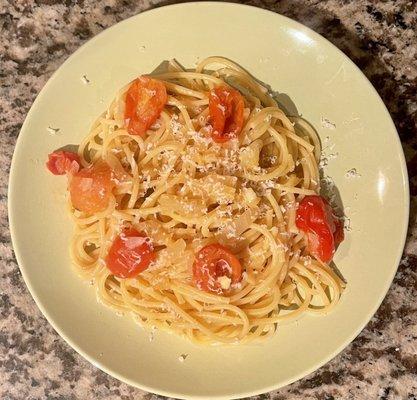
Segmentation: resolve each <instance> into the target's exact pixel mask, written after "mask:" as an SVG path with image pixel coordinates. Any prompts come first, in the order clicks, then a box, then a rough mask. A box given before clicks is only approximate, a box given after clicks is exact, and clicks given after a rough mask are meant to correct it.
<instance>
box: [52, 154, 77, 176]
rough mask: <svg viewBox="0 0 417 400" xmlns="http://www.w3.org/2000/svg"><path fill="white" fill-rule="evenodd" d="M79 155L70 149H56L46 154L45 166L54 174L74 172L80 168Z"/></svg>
mask: <svg viewBox="0 0 417 400" xmlns="http://www.w3.org/2000/svg"><path fill="white" fill-rule="evenodd" d="M80 165H81V162H80V157H79V156H78V154H77V153H73V152H71V151H64V150H57V151H54V152H52V153H51V154H49V155H48V161H47V163H46V168H48V169H49V171H51V172H52V173H53V174H54V175H65V174H66V173H67V172H70V173H75V172H77V171H78V170H79V169H80Z"/></svg>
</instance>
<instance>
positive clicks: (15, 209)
mask: <svg viewBox="0 0 417 400" xmlns="http://www.w3.org/2000/svg"><path fill="white" fill-rule="evenodd" d="M209 55H222V56H226V57H228V58H230V59H232V60H234V61H236V62H238V63H240V64H241V65H242V66H244V67H245V68H247V69H248V70H249V71H250V72H251V73H252V74H253V75H254V76H256V77H257V78H259V79H260V80H262V81H264V82H266V83H268V84H270V85H271V87H272V88H274V89H275V90H277V91H279V92H282V93H285V94H287V95H288V96H289V97H290V98H291V100H292V101H293V102H294V104H295V105H296V106H297V109H298V111H299V113H301V114H302V115H303V116H304V117H305V118H306V119H307V120H309V121H310V122H311V123H312V124H313V125H314V126H315V127H316V128H317V130H318V132H319V134H320V136H321V138H322V140H323V142H324V141H325V138H326V137H327V136H328V137H329V143H330V144H332V145H334V148H333V149H332V150H329V151H330V152H331V153H334V154H336V153H338V156H337V157H336V158H334V159H332V160H330V161H329V165H328V167H327V169H326V173H327V174H328V175H330V176H331V177H332V178H333V179H334V181H335V183H336V185H337V187H338V189H339V191H340V194H341V197H342V199H343V203H344V206H345V210H346V214H347V215H348V217H349V218H350V219H351V229H352V230H351V231H350V232H347V234H346V240H345V241H344V242H343V244H342V245H341V246H340V249H339V250H338V252H337V256H336V259H335V261H336V264H337V266H338V268H339V269H340V270H341V271H342V273H343V275H344V276H345V278H346V279H347V282H348V285H347V289H346V291H345V293H344V294H343V297H342V300H341V302H340V304H339V305H338V307H337V308H336V309H335V311H334V312H333V313H331V314H329V315H327V316H325V317H312V316H305V317H303V318H302V319H301V320H299V321H297V322H295V323H292V324H290V325H285V326H282V327H279V330H278V332H277V334H276V336H275V337H274V338H273V339H272V340H270V341H268V342H266V343H263V344H258V345H241V346H235V347H232V346H229V347H197V346H195V345H192V344H190V343H189V342H188V341H186V340H184V339H181V338H179V337H176V336H172V335H169V334H165V333H157V334H156V337H155V340H154V341H153V342H150V341H149V340H148V334H146V333H145V332H144V331H143V330H142V329H141V328H140V327H139V326H137V325H136V324H135V323H134V322H133V321H132V320H131V319H130V318H129V317H119V316H117V315H115V314H114V313H113V311H111V310H109V309H107V308H106V307H105V306H103V305H100V304H98V303H97V302H96V300H95V293H94V292H93V290H91V288H90V287H89V286H88V285H87V284H85V283H83V282H82V281H81V280H80V279H79V278H78V276H77V275H76V274H75V272H74V270H73V269H72V268H71V266H70V259H69V254H68V243H69V238H70V235H71V230H72V224H71V221H70V219H69V217H68V216H67V214H66V211H65V196H64V192H65V182H64V181H65V179H58V178H56V177H53V176H51V175H50V174H49V173H48V172H47V171H46V169H45V167H44V162H45V160H46V158H47V154H48V153H49V152H51V151H52V150H54V149H57V148H59V147H61V146H63V145H66V144H68V143H71V144H77V143H79V142H80V140H81V139H82V138H83V137H84V136H85V134H86V133H87V132H88V129H89V127H90V124H91V123H92V122H93V120H94V119H95V118H96V117H97V115H99V114H100V113H101V112H102V111H103V110H104V109H105V108H106V106H107V104H108V103H109V101H110V100H111V99H112V97H113V95H114V94H115V92H116V91H117V90H118V89H119V88H120V87H121V86H123V85H124V84H126V83H127V82H129V81H130V80H131V79H133V78H134V77H136V76H137V75H139V74H144V73H148V72H150V71H152V70H153V69H154V68H155V67H156V66H158V65H159V64H160V63H161V61H163V60H167V59H170V58H174V57H175V58H176V59H177V60H179V61H180V62H181V63H182V64H183V65H185V66H193V65H194V63H195V62H196V61H197V60H198V59H201V58H203V57H206V56H209ZM84 75H85V76H86V77H87V78H88V79H89V81H90V83H89V84H85V83H84V82H83V80H82V77H83V76H84ZM323 118H326V119H327V120H328V121H330V122H331V123H332V124H334V125H335V129H330V128H331V125H329V124H326V123H324V124H323V121H322V119H323ZM48 127H52V128H59V132H58V133H57V134H56V135H51V134H50V133H49V132H48V129H47V128H48ZM352 168H356V171H357V172H358V173H359V174H360V177H356V178H347V177H346V172H347V171H348V170H350V169H352ZM9 189H10V190H9V210H10V226H11V233H12V238H13V244H14V249H15V253H16V257H17V259H18V262H19V265H20V268H21V271H22V274H23V277H24V279H25V281H26V284H27V286H28V287H29V290H30V292H31V294H32V296H33V298H34V299H35V301H36V302H37V304H38V306H39V308H40V309H41V310H42V312H43V313H44V315H45V316H46V318H47V319H48V321H49V322H50V323H51V324H52V325H53V326H54V328H55V329H56V330H57V331H58V332H59V334H60V335H61V336H62V337H63V338H64V339H65V340H66V341H67V342H68V343H69V344H70V345H71V346H72V347H73V348H74V349H75V350H76V351H78V352H79V353H80V354H82V355H83V356H84V357H85V358H87V359H88V360H89V361H90V362H92V363H93V364H94V365H96V366H97V367H99V368H101V369H102V370H104V371H106V372H108V373H109V374H111V375H113V376H115V377H117V378H119V379H120V380H122V381H125V382H127V383H129V384H131V385H134V386H138V387H140V388H142V389H145V390H147V391H152V392H155V393H159V394H163V395H168V396H174V397H181V398H203V397H205V398H211V399H214V398H231V397H244V396H249V395H253V394H258V393H261V392H266V391H269V390H272V389H276V388H278V387H280V386H283V385H286V384H289V383H291V382H293V381H295V380H297V379H300V378H302V377H303V376H305V375H307V374H308V373H310V372H312V371H314V370H315V369H317V368H318V367H320V366H321V365H323V364H324V363H325V362H327V361H328V360H330V359H331V358H332V357H334V356H335V355H336V354H337V353H338V352H340V351H341V350H342V349H343V348H344V347H345V346H346V345H347V344H348V343H349V342H351V341H352V340H353V338H354V337H355V336H356V335H357V334H358V333H359V332H360V331H361V329H362V328H363V327H364V326H365V324H366V323H367V322H368V321H369V319H370V318H371V316H372V315H373V314H374V313H375V311H376V310H377V308H378V306H379V305H380V303H381V301H382V299H383V298H384V296H385V294H386V292H387V290H388V288H389V285H390V284H391V281H392V278H393V276H394V274H395V271H396V268H397V265H398V262H399V260H400V256H401V252H402V249H403V245H404V241H405V235H406V228H407V221H408V184H407V173H406V168H405V163H404V156H403V153H402V150H401V146H400V142H399V139H398V136H397V133H396V131H395V128H394V125H393V123H392V121H391V119H390V116H389V114H388V112H387V110H386V108H385V106H384V104H383V103H382V101H381V99H380V98H379V97H378V95H377V93H376V92H375V90H374V89H373V87H372V86H371V84H370V83H369V82H368V81H367V80H366V78H365V77H364V76H363V75H362V73H361V72H360V71H359V70H358V69H357V68H356V67H355V66H354V64H353V63H352V62H351V61H350V60H349V59H348V58H347V57H346V56H344V55H343V54H342V53H341V52H340V51H339V50H338V49H336V48H335V47H334V46H333V45H331V44H330V43H329V42H328V41H326V40H325V39H323V38H322V37H321V36H319V35H318V34H316V33H314V32H313V31H311V30H309V29H307V28H305V27H304V26H302V25H300V24H298V23H296V22H294V21H292V20H289V19H287V18H285V17H282V16H280V15H277V14H273V13H270V12H267V11H263V10H261V9H256V8H252V7H247V6H241V5H236V4H227V3H216V2H212V3H187V4H180V5H175V6H169V7H163V8H158V9H154V10H152V11H149V12H146V13H143V14H140V15H137V16H135V17H133V18H130V19H128V20H126V21H124V22H122V23H120V24H117V25H116V26H114V27H112V28H111V29H108V30H106V31H105V32H103V33H101V34H100V35H98V36H96V37H95V38H94V39H92V40H90V41H89V42H88V43H86V44H85V45H84V46H82V47H81V48H80V49H79V50H78V51H77V52H76V53H75V54H74V55H72V56H71V57H70V58H69V59H68V60H67V61H66V62H65V63H64V64H63V65H62V67H61V68H60V69H59V70H58V71H57V72H56V73H55V74H54V76H53V77H52V78H51V79H50V81H49V82H48V83H47V85H46V86H45V87H44V89H43V90H42V92H41V93H40V95H39V96H38V98H37V99H36V101H35V103H34V104H33V106H32V108H31V110H30V112H29V114H28V116H27V118H26V121H25V123H24V125H23V127H22V131H21V133H20V136H19V139H18V143H17V146H16V150H15V154H14V158H13V163H12V170H11V175H10V188H9ZM180 354H188V357H187V359H186V360H185V362H183V363H181V362H179V360H178V357H179V355H180Z"/></svg>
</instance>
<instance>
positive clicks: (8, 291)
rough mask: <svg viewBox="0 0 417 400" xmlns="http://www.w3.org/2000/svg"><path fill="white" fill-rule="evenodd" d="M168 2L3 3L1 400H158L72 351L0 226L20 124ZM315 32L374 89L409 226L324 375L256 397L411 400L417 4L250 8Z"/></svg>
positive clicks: (415, 304)
mask: <svg viewBox="0 0 417 400" xmlns="http://www.w3.org/2000/svg"><path fill="white" fill-rule="evenodd" d="M173 2H174V1H169V0H168V1H166V0H165V1H164V0H163V1H156V0H155V1H148V0H145V1H139V0H138V1H135V0H103V1H98V0H79V1H77V0H36V1H31V0H0V33H1V34H0V38H1V39H0V171H1V172H0V224H1V225H0V259H1V263H0V272H1V279H0V313H1V319H0V398H1V399H4V400H6V399H8V400H12V399H28V400H29V399H49V400H52V399H62V400H64V399H65V400H66V399H68V400H69V399H86V400H89V399H109V400H116V399H133V398H134V399H140V400H142V399H143V400H145V399H146V400H151V399H162V396H156V395H153V394H149V393H145V392H143V391H141V390H138V389H135V388H132V387H129V386H127V385H125V384H124V383H121V382H119V381H117V380H116V379H113V378H112V377H110V376H108V375H106V374H105V373H104V372H101V371H100V370H98V369H97V368H95V367H93V366H92V365H90V364H89V363H88V362H87V361H85V360H84V359H83V358H82V357H81V356H79V355H78V354H77V353H75V352H74V351H73V350H72V349H71V348H70V347H69V346H68V345H67V344H66V343H65V342H64V341H63V340H62V339H61V338H60V337H59V336H58V335H57V334H56V333H55V331H54V330H53V329H52V328H51V326H50V325H49V324H48V323H47V321H46V320H45V318H44V317H43V316H42V314H41V313H40V311H39V310H38V308H37V307H36V305H35V303H34V301H33V300H32V298H31V296H30V294H29V293H28V291H27V289H26V287H25V284H24V282H23V280H22V277H21V275H20V272H19V269H18V266H17V264H16V260H15V258H14V254H13V251H12V246H11V242H10V235H9V229H8V222H7V205H6V203H7V182H8V172H9V167H10V160H11V157H12V153H13V149H14V145H15V142H16V138H17V136H18V134H19V130H20V127H21V125H22V123H23V120H24V118H25V115H26V113H27V111H28V110H29V108H30V106H31V104H32V102H33V100H34V99H35V97H36V95H37V94H38V93H39V91H40V90H41V88H42V86H43V85H44V84H45V82H46V81H47V80H48V78H49V77H50V76H51V74H52V73H53V72H54V71H55V70H56V69H57V68H58V67H59V66H60V65H61V64H62V63H63V61H64V60H65V59H66V58H67V57H68V56H69V55H70V54H71V53H73V52H74V50H76V49H77V48H78V47H79V46H80V45H81V44H82V43H84V42H85V41H86V40H88V39H89V38H91V37H92V36H94V35H96V34H97V33H99V32H101V31H102V30H103V29H105V28H107V27H109V26H111V25H113V24H115V23H116V22H118V21H121V20H123V19H125V18H127V17H129V16H132V15H134V14H137V13H138V12H141V11H143V10H146V9H149V8H152V7H156V6H161V5H165V4H170V3H173ZM242 3H246V4H252V5H256V6H259V7H263V8H266V9H270V10H272V11H276V12H278V13H281V14H284V15H286V16H289V17H291V18H293V19H295V20H297V21H300V22H302V23H303V24H305V25H307V26H309V27H311V28H313V29H314V30H315V31H317V32H319V33H320V34H322V35H323V36H324V37H326V38H327V39H329V40H330V41H331V42H333V43H334V44H335V45H336V46H337V47H339V48H340V49H341V50H342V51H344V52H345V53H346V54H347V55H348V56H349V57H350V58H351V59H352V60H353V61H354V62H355V63H356V64H357V65H358V66H359V67H360V68H361V69H362V70H363V71H364V73H365V74H366V76H367V77H368V78H369V79H370V81H371V82H372V83H373V84H374V86H375V87H376V89H377V90H378V92H379V94H380V95H381V97H382V98H383V100H384V102H385V104H386V105H387V107H388V109H389V111H390V113H391V115H392V117H393V119H394V122H395V124H396V126H397V129H398V131H399V133H400V136H401V140H402V143H403V147H404V151H405V154H406V157H407V162H408V168H409V173H410V183H411V195H412V198H411V219H410V221H411V222H410V229H409V236H408V241H407V245H406V249H405V253H404V257H403V260H402V262H401V265H400V266H399V270H398V273H397V275H396V277H395V280H394V283H393V285H392V287H391V289H390V291H389V293H388V295H387V297H386V299H385V301H384V302H383V304H382V306H381V307H380V309H379V311H378V313H377V314H376V316H375V317H374V318H373V319H372V320H371V322H370V323H369V324H368V326H367V327H366V328H365V329H364V331H363V332H362V333H361V334H360V335H359V337H358V338H357V339H356V340H355V341H354V342H353V343H352V344H351V345H350V346H349V347H348V348H347V349H345V350H344V351H343V352H342V353H341V354H340V355H339V356H337V357H336V358H335V359H334V360H333V361H331V362H329V363H328V364H327V365H325V366H324V367H322V368H321V369H319V370H318V371H316V372H315V373H313V374H311V375H309V376H307V377H306V378H304V379H302V380H301V381H298V382H296V383H294V384H292V385H290V386H288V387H286V388H283V389H280V390H278V391H275V392H272V393H268V394H265V395H261V396H257V397H254V399H255V398H257V399H274V400H278V399H296V400H301V399H303V400H306V399H307V400H308V399H322V400H325V399H327V400H331V399H408V400H412V399H417V300H416V299H417V270H416V268H417V223H416V210H417V201H416V200H417V135H416V134H417V2H416V0H412V1H407V0H398V1H393V0H391V1H380V2H379V1H366V0H355V1H349V0H328V1H320V0H314V1H307V0H294V1H290V0H282V1H275V0H253V1H245V2H242Z"/></svg>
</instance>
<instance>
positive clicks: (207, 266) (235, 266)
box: [193, 243, 242, 294]
mask: <svg viewBox="0 0 417 400" xmlns="http://www.w3.org/2000/svg"><path fill="white" fill-rule="evenodd" d="M193 278H194V283H195V285H196V286H197V288H199V289H201V290H205V291H207V292H213V293H217V294H222V293H223V290H227V288H225V287H222V284H221V281H220V280H219V278H220V279H224V278H226V279H227V280H230V281H229V284H234V283H238V282H240V280H241V279H242V266H241V265H240V262H239V260H238V259H237V258H236V257H235V256H234V255H233V253H232V252H231V251H230V250H229V249H227V248H226V247H224V246H222V245H220V244H217V243H216V244H209V245H207V246H205V247H203V248H202V249H201V250H200V251H199V252H198V253H197V254H196V257H195V261H194V265H193Z"/></svg>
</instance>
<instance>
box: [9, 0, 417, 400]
mask: <svg viewBox="0 0 417 400" xmlns="http://www.w3.org/2000/svg"><path fill="white" fill-rule="evenodd" d="M199 4H205V5H209V6H210V7H215V8H216V7H219V8H222V7H235V8H236V9H240V8H249V9H251V10H252V11H253V12H258V13H261V14H268V15H271V14H272V15H274V16H276V17H277V18H278V19H281V20H283V21H285V23H286V24H291V25H293V26H294V27H295V28H296V29H297V30H301V29H302V30H304V31H306V32H307V33H308V34H309V35H311V37H312V38H313V39H314V40H316V41H319V42H324V43H325V44H326V45H327V46H329V48H330V49H331V50H332V51H336V53H338V54H339V56H341V57H342V58H343V59H344V61H346V62H347V63H348V65H349V66H350V67H351V68H353V70H355V72H356V73H359V74H360V76H361V77H362V78H363V81H364V83H366V85H367V90H368V91H369V93H370V94H372V95H373V97H374V98H375V99H376V100H377V101H378V102H379V103H380V105H381V106H382V110H383V111H384V113H385V114H386V116H387V117H388V121H389V123H390V124H391V127H392V128H393V130H394V132H395V133H396V135H394V136H395V142H396V146H397V149H396V153H398V154H399V161H400V162H399V167H400V172H401V175H402V178H403V179H402V189H403V190H402V194H403V195H404V199H405V202H404V210H403V211H404V221H402V235H401V241H400V243H401V247H400V250H398V254H397V256H396V264H397V266H396V267H395V268H393V272H392V275H391V277H390V279H388V280H387V281H386V284H385V287H383V288H382V289H383V295H382V296H381V298H380V299H378V301H377V302H376V304H375V306H374V307H373V309H371V310H370V311H368V312H367V314H366V317H364V318H363V321H362V323H361V324H359V326H358V327H357V329H356V330H355V331H354V332H353V333H352V334H351V335H350V336H349V338H348V339H346V340H344V341H343V343H341V344H340V345H339V346H338V347H337V348H336V349H335V350H334V351H333V352H331V353H329V354H328V355H327V356H326V357H324V358H322V359H321V360H320V362H317V363H316V364H315V365H314V366H313V367H311V368H308V369H305V370H303V371H301V372H299V373H298V374H295V375H293V376H292V377H291V378H289V379H287V380H285V381H281V382H279V383H277V384H272V385H269V386H268V387H264V388H263V389H261V390H259V389H255V390H253V391H247V392H239V391H238V390H236V391H234V392H233V393H230V394H229V395H228V394H223V395H210V398H212V399H218V400H220V399H231V398H233V399H237V398H240V397H251V396H256V395H259V394H262V393H267V392H270V391H273V390H277V389H279V388H282V387H285V386H288V385H290V384H292V383H294V382H296V381H298V380H300V379H302V378H304V377H306V376H307V375H309V374H311V373H313V372H314V371H317V370H318V369H319V368H321V367H322V366H323V365H325V364H327V363H328V362H329V361H330V360H332V359H333V358H335V357H336V356H337V355H338V354H340V353H341V352H342V351H343V350H344V349H345V348H346V347H347V346H348V345H349V344H350V343H352V342H353V340H355V338H356V337H357V336H358V335H359V334H360V333H361V332H362V330H363V329H364V328H365V327H366V325H367V324H368V323H369V321H370V320H371V319H372V317H373V316H374V315H375V313H376V312H377V310H378V309H379V307H380V306H381V304H382V302H383V301H384V299H385V298H386V295H387V293H388V290H389V289H390V287H391V285H392V282H393V279H394V277H395V275H396V273H397V270H398V266H399V263H400V261H401V258H402V254H403V251H404V247H405V244H406V239H407V232H408V222H409V213H410V191H409V180H408V171H407V165H406V160H405V155H404V151H403V148H402V144H401V140H400V137H399V134H398V131H397V128H396V126H395V124H394V122H393V120H392V117H391V114H390V112H389V111H388V109H387V107H386V105H385V103H384V102H383V101H382V99H381V97H380V96H379V94H378V92H377V91H376V89H375V87H374V86H373V85H372V83H371V82H370V81H369V80H368V78H367V77H366V75H365V74H364V73H363V72H362V71H361V70H360V69H359V67H358V66H357V65H356V64H355V63H354V62H353V61H352V60H351V59H350V58H349V57H348V56H347V55H346V54H345V53H344V52H343V51H341V50H340V49H339V48H338V47H337V46H335V45H334V44H333V43H332V42H330V41H329V40H328V39H326V38H325V37H324V36H322V35H321V34H319V33H317V32H315V31H314V30H313V29H311V28H309V27H308V26H306V25H304V24H302V23H300V22H298V21H296V20H294V19H291V18H289V17H287V16H285V15H282V14H279V13H277V12H275V11H271V10H268V9H264V8H260V7H255V6H252V5H247V4H240V3H232V2H217V1H191V2H185V3H176V4H170V5H162V6H158V5H157V6H155V7H152V8H149V9H147V10H144V11H141V12H139V13H137V14H135V15H132V16H130V17H129V18H126V19H124V20H122V21H119V22H117V23H115V24H113V25H111V26H110V27H108V28H106V29H104V30H103V31H101V32H100V33H98V34H97V35H95V36H93V37H92V38H91V39H89V40H87V41H86V42H84V43H83V44H82V45H81V46H79V47H78V48H77V49H76V50H75V51H74V52H73V53H72V54H71V55H70V56H69V57H67V58H66V59H65V61H64V62H63V63H61V64H60V65H59V66H58V68H57V69H56V70H55V71H54V72H53V74H52V75H51V76H50V78H49V79H48V80H47V82H46V83H45V85H44V86H43V87H42V89H41V90H40V92H39V93H38V94H37V96H36V98H35V100H34V101H33V103H32V105H31V107H30V109H29V111H28V113H27V114H26V117H25V120H24V122H23V124H22V127H21V129H20V132H19V136H18V138H17V140H16V143H15V146H14V150H13V156H12V161H11V164H10V173H9V179H8V190H7V208H8V219H9V230H10V237H11V244H12V247H13V251H14V254H15V258H16V261H17V265H18V267H19V270H20V272H21V274H22V277H23V280H24V282H25V284H26V287H27V289H28V291H29V293H30V295H31V297H32V299H33V300H34V301H35V304H36V306H37V307H38V308H39V310H40V311H41V312H42V314H43V316H44V317H45V318H46V320H47V321H48V323H49V324H50V325H51V326H52V327H53V329H54V330H55V331H56V332H57V333H58V335H59V336H61V338H62V339H64V341H65V342H66V343H67V344H68V345H69V346H70V347H71V348H72V349H73V350H74V351H76V352H77V353H78V354H79V355H81V356H82V357H83V358H84V359H86V360H87V361H88V362H89V363H90V364H92V365H93V366H94V367H96V368H99V369H100V370H101V371H103V372H105V373H107V374H109V375H110V376H112V377H114V378H116V379H118V380H119V381H121V382H124V383H126V384H128V385H130V386H133V387H136V388H139V389H141V390H144V391H147V392H150V393H155V394H158V395H163V396H167V397H175V398H178V399H207V396H204V395H191V396H189V395H187V394H186V393H175V392H172V391H166V390H163V389H162V390H161V389H157V388H153V387H149V386H147V385H144V384H141V383H138V382H136V381H133V380H131V379H128V378H125V377H124V376H122V375H121V374H119V373H118V372H117V371H115V370H112V369H111V368H108V367H106V366H104V365H102V363H101V362H100V360H99V359H97V358H94V357H93V356H90V355H88V354H87V353H86V352H85V351H84V350H83V349H81V348H80V347H79V346H78V345H77V344H76V343H75V342H74V341H72V340H71V339H69V338H68V337H67V335H66V333H65V331H64V329H63V328H61V327H60V326H58V324H56V323H55V321H54V320H53V318H52V317H51V316H50V315H49V312H48V310H47V307H46V306H44V304H43V303H42V301H41V300H40V299H39V297H38V295H37V291H36V289H35V288H34V287H33V286H32V284H31V281H30V280H29V278H28V276H27V274H26V268H27V267H26V266H24V265H25V263H22V261H23V260H22V257H21V255H20V250H19V244H18V242H19V241H18V239H17V236H16V232H15V229H16V227H15V222H14V216H13V215H14V214H15V213H16V211H14V206H13V203H14V201H13V198H14V192H15V191H16V189H15V186H16V184H15V182H16V179H14V175H15V170H16V166H15V165H16V164H17V162H18V161H17V155H16V154H17V153H18V149H19V147H20V145H21V142H22V140H23V139H22V136H23V135H22V133H23V132H24V131H26V130H27V126H28V125H29V121H30V119H31V116H32V114H34V113H35V112H36V108H37V106H38V104H39V103H40V102H41V99H42V98H43V96H44V95H45V92H46V91H47V88H48V87H49V85H51V84H52V82H53V81H55V79H56V78H57V76H58V74H59V71H60V69H61V68H62V67H63V66H64V65H66V64H68V63H69V62H71V60H72V59H73V58H75V57H76V56H77V55H78V53H80V52H82V51H83V50H85V48H87V47H88V46H91V45H92V44H93V43H94V42H95V41H96V40H98V39H99V38H100V37H101V35H103V34H107V33H108V31H110V30H112V29H113V28H115V27H118V26H120V25H123V24H125V23H128V22H129V21H130V20H133V19H135V18H137V19H140V18H141V16H142V15H146V14H148V13H159V12H164V11H163V10H165V9H167V8H187V7H189V6H191V7H195V6H196V5H199ZM161 10H162V11H161Z"/></svg>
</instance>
